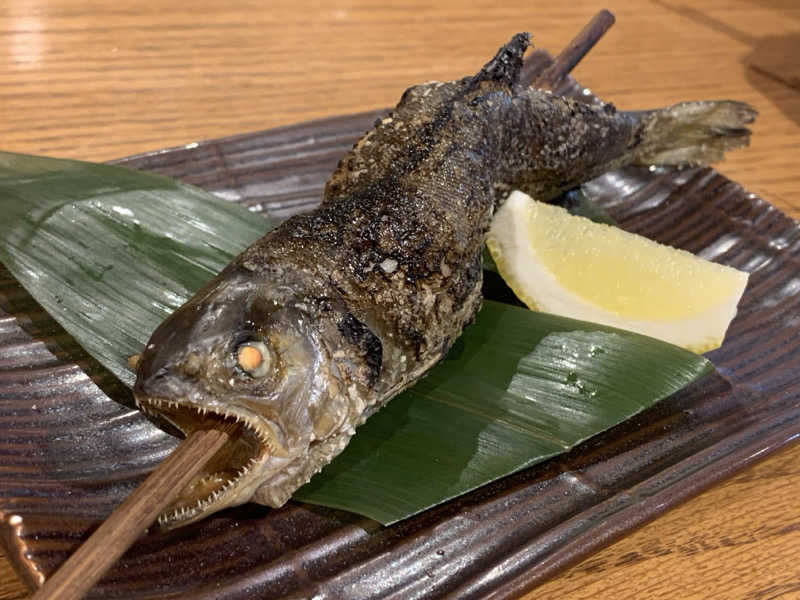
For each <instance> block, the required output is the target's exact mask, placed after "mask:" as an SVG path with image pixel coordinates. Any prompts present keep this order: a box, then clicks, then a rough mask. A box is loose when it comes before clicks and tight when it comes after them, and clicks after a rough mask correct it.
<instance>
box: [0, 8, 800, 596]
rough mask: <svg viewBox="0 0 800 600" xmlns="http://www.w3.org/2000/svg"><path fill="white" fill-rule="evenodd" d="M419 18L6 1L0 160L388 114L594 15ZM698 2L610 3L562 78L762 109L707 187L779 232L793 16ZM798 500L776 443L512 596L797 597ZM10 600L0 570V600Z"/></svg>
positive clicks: (634, 94)
mask: <svg viewBox="0 0 800 600" xmlns="http://www.w3.org/2000/svg"><path fill="white" fill-rule="evenodd" d="M428 4H429V2H427V1H425V2H423V1H417V2H404V3H394V4H391V5H388V6H385V7H378V6H371V5H370V4H369V3H367V2H359V1H350V2H338V3H337V2H331V1H322V2H318V3H316V4H315V5H314V6H308V7H306V6H303V5H302V4H301V3H299V2H296V1H295V2H269V3H265V2H258V1H255V0H252V1H247V0H233V1H227V2H206V1H205V0H195V2H192V3H189V2H176V1H167V0H161V1H157V0H150V1H146V2H143V1H142V0H116V1H114V2H107V1H103V0H83V1H81V2H77V1H74V2H70V1H69V0H7V1H6V2H4V3H3V5H2V8H0V57H2V59H0V148H2V149H5V150H14V151H19V152H31V153H39V154H49V155H53V156H64V157H75V158H81V159H87V160H97V161H100V160H105V159H110V158H114V157H120V156H125V155H128V154H133V153H137V152H143V151H147V150H152V149H157V148H163V147H166V146H172V145H178V144H185V143H188V142H192V141H195V140H202V139H206V138H214V137H219V136H224V135H230V134H234V133H240V132H246V131H252V130H258V129H264V128H268V127H274V126H277V125H283V124H287V123H293V122H297V121H303V120H306V119H310V118H313V117H321V116H327V115H336V114H342V113H351V112H356V111H360V110H365V109H371V108H376V107H383V106H388V105H391V104H393V103H394V102H396V100H397V99H398V98H399V96H400V94H401V92H402V91H403V90H404V89H405V88H406V87H407V86H408V85H410V84H414V83H417V82H421V81H425V80H430V79H440V80H447V79H453V78H455V77H460V76H462V75H464V74H467V73H470V72H474V71H475V70H476V68H477V67H478V66H480V65H481V64H482V63H483V62H484V61H485V60H486V59H487V58H488V57H489V56H490V55H491V54H492V53H493V52H494V51H495V49H496V48H497V47H498V46H499V45H500V44H501V43H503V42H504V41H505V40H506V39H507V38H508V37H509V36H510V35H511V34H512V33H513V32H516V31H518V30H523V29H527V30H529V31H531V32H532V33H533V35H534V41H535V43H536V45H538V46H540V47H544V48H547V49H549V50H551V51H553V52H557V51H559V50H560V49H561V48H562V47H563V46H564V44H565V43H566V42H567V41H568V40H569V39H570V38H571V37H572V36H573V35H574V34H575V33H576V32H577V31H578V30H579V29H580V28H581V27H582V25H583V24H584V23H585V22H586V21H587V20H588V19H589V18H590V17H591V16H592V15H593V14H594V13H595V12H596V11H597V10H598V9H599V8H600V6H599V5H597V4H595V3H593V2H589V1H588V0H573V1H572V2H564V1H563V0H562V1H558V2H556V1H553V0H543V1H541V2H530V0H526V1H514V2H502V3H501V2H496V1H493V2H484V3H474V4H473V5H472V6H470V7H469V8H466V7H464V6H462V5H461V4H460V3H458V2H454V1H452V0H449V1H448V2H443V3H440V4H439V5H438V6H436V7H429V6H427V5H428ZM696 4H697V3H692V5H693V6H696ZM702 4H703V6H701V7H698V8H687V7H686V6H685V3H684V2H681V1H679V0H653V1H651V2H645V1H638V0H637V1H627V2H624V1H622V0H615V1H611V2H609V3H608V5H607V8H609V9H610V10H612V12H614V13H615V14H616V16H617V25H615V26H614V28H613V29H612V30H611V31H610V32H609V33H608V34H607V36H606V38H605V39H604V40H603V41H602V42H601V43H600V45H599V46H598V47H597V48H596V49H595V50H593V51H592V53H591V54H590V55H589V57H588V58H587V59H586V60H585V61H584V63H582V64H581V65H580V66H579V67H578V68H577V69H576V71H575V72H574V74H575V75H576V77H577V78H578V79H579V80H580V81H581V82H582V83H583V84H584V85H587V86H589V87H590V88H591V89H592V90H593V91H594V92H595V93H597V94H598V95H600V96H601V97H603V98H606V99H608V100H612V101H613V102H614V103H615V104H616V105H617V106H618V107H620V108H623V109H626V108H650V107H655V106H660V105H664V104H669V103H671V102H675V101H679V100H685V99H704V98H723V97H724V98H728V97H729V98H736V99H740V100H745V101H747V102H750V103H751V104H753V105H754V106H756V107H757V108H758V109H759V110H760V111H761V116H760V117H759V120H758V122H757V124H756V125H755V136H754V138H753V142H752V146H751V148H750V149H748V150H744V151H738V152H735V153H734V154H732V155H731V156H730V159H729V160H728V161H727V162H726V163H724V164H723V165H721V167H720V170H721V171H722V172H723V173H725V174H726V175H727V176H729V177H730V178H731V179H734V180H736V181H739V182H740V183H742V184H743V185H744V186H745V187H747V188H749V189H750V190H751V191H754V192H757V193H758V194H760V195H762V196H763V197H765V198H766V199H768V200H769V201H770V202H772V203H773V204H775V205H776V206H778V207H780V208H781V209H782V210H784V211H786V212H788V213H789V214H792V215H793V216H795V217H798V216H800V208H798V207H799V206H800V202H798V201H797V200H796V199H795V198H796V197H797V196H798V194H800V176H799V175H798V167H797V165H798V151H800V90H798V89H794V88H791V87H789V86H788V85H786V84H785V83H782V82H781V81H780V80H779V79H778V78H777V77H776V75H778V76H782V75H781V74H786V73H787V72H789V71H791V69H794V71H795V77H797V72H798V70H800V69H798V65H799V64H800V63H798V60H797V58H796V57H797V56H798V54H797V53H798V50H797V49H798V48H800V4H798V2H797V1H796V0H714V1H708V2H704V3H702ZM189 6H191V8H187V7H189ZM751 62H755V63H757V64H759V65H760V67H761V69H767V70H772V71H774V73H773V74H772V75H767V74H765V73H764V72H762V71H759V70H756V69H754V68H751V67H749V66H748V65H749V64H750V63H751ZM799 495H800V446H797V445H795V446H794V447H792V448H789V449H786V450H784V451H782V452H781V453H779V454H778V455H776V456H773V457H772V458H770V459H768V460H766V461H765V462H763V463H761V464H759V465H757V466H755V467H753V468H750V469H748V470H747V471H745V472H743V473H742V474H741V475H739V476H738V477H736V478H734V479H733V480H731V481H729V482H727V483H726V484H724V485H721V486H718V487H717V488H715V489H712V490H710V491H708V492H706V493H705V494H703V495H702V496H700V497H698V498H696V499H694V500H692V501H690V502H688V503H686V504H685V505H683V506H682V507H680V508H678V509H677V510H674V511H672V512H671V513H669V514H667V515H666V516H664V517H662V518H660V519H658V520H657V521H655V522H654V523H651V524H650V525H648V526H646V527H644V528H642V529H641V530H639V531H638V532H636V533H634V534H632V535H630V536H628V537H626V538H625V539H623V540H621V541H619V542H617V543H616V544H615V545H613V546H610V547H609V548H607V549H606V550H604V551H602V552H600V553H598V554H596V555H594V556H593V557H591V558H589V559H587V560H586V561H584V562H583V563H581V564H579V565H577V566H575V567H574V568H572V569H571V570H569V571H567V572H565V573H563V574H562V575H561V576H560V577H558V578H556V579H554V580H552V581H550V582H548V583H546V584H545V585H544V586H542V587H540V588H539V589H538V590H536V592H534V593H533V594H531V595H530V596H529V597H530V598H534V597H536V598H562V599H569V600H576V599H579V598H607V597H614V598H615V600H623V599H641V598H648V599H651V600H657V599H662V598H680V599H686V598H703V599H705V600H709V599H713V598H725V599H732V598H752V599H756V598H778V597H785V598H790V597H791V598H800V501H799V500H798V499H797V498H798V496H799ZM24 596H25V589H24V587H23V586H22V584H21V583H20V582H19V581H18V580H17V579H16V577H15V575H14V574H13V572H12V571H11V569H10V567H9V565H8V563H7V561H6V560H5V559H4V558H2V559H0V600H10V599H12V598H13V599H16V598H22V597H24Z"/></svg>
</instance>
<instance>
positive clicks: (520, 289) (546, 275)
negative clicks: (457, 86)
mask: <svg viewBox="0 0 800 600" xmlns="http://www.w3.org/2000/svg"><path fill="white" fill-rule="evenodd" d="M532 202H534V200H532V199H531V198H530V197H529V196H527V195H526V194H524V193H522V192H519V191H515V192H513V193H512V194H511V195H510V196H509V197H508V199H507V200H506V202H505V203H504V204H503V206H502V207H501V208H500V209H499V210H498V211H497V213H496V214H495V216H494V220H493V222H492V227H491V228H490V230H489V234H488V236H487V240H486V244H487V246H488V247H489V251H490V252H491V254H492V257H493V258H494V260H495V263H496V264H497V268H498V270H499V272H500V274H501V276H502V277H503V279H504V280H505V281H506V283H507V284H508V286H509V287H510V288H511V289H512V290H513V291H514V293H515V294H516V295H517V297H518V298H519V299H520V300H522V301H523V302H524V303H525V304H526V305H527V306H528V307H529V308H531V309H533V310H539V311H542V312H550V313H554V314H558V315H563V316H568V317H572V318H577V319H581V320H584V321H591V322H594V323H600V324H603V325H609V326H611V327H617V328H619V329H626V330H629V331H634V332H636V333H641V334H644V335H648V336H651V337H655V338H658V339H661V340H664V341H667V342H670V343H672V344H675V345H677V346H682V347H684V348H687V349H689V350H692V351H694V352H698V353H699V352H706V351H708V350H712V349H714V348H717V347H719V346H720V345H721V344H722V342H723V340H724V337H725V332H726V331H727V329H728V326H729V325H730V322H731V321H732V320H733V318H734V317H735V316H736V311H737V305H738V303H739V299H740V298H741V296H742V294H743V293H744V290H745V287H746V286H747V280H748V274H747V273H745V272H742V271H736V273H737V274H738V277H736V278H735V279H734V282H735V283H734V286H733V287H732V289H731V293H730V294H729V295H728V296H727V297H726V298H724V299H723V300H722V301H721V302H718V303H716V304H714V305H712V306H710V307H708V308H707V309H705V310H703V311H700V312H697V313H695V314H693V315H691V316H688V317H680V318H677V319H674V318H669V319H637V318H631V317H628V316H625V315H621V314H618V313H614V312H613V311H610V310H609V309H606V308H603V307H600V306H598V305H596V304H594V303H592V302H591V301H589V300H587V299H585V298H582V297H580V296H578V295H576V294H575V293H574V292H572V291H570V290H567V289H566V288H564V287H563V286H562V285H561V284H560V283H559V282H558V280H557V279H556V278H555V276H554V275H553V274H552V273H551V272H550V271H548V270H547V269H545V268H543V267H542V265H541V264H540V263H538V262H537V261H535V260H530V259H529V258H528V257H529V256H531V255H534V256H535V255H536V250H535V248H533V247H532V245H531V244H530V243H529V241H528V240H529V236H528V232H527V228H528V219H529V218H530V216H531V213H532V211H531V206H532V204H531V203H532ZM565 214H567V213H565ZM569 218H581V217H574V216H571V215H570V216H569ZM629 235H635V234H629ZM501 236H502V238H501ZM642 239H646V238H642ZM695 258H697V257H695ZM698 260H703V259H700V258H698ZM717 266H719V267H720V268H726V269H729V267H723V266H721V265H717ZM526 281H534V282H536V287H535V289H533V290H526V287H527V286H524V285H523V284H522V282H526Z"/></svg>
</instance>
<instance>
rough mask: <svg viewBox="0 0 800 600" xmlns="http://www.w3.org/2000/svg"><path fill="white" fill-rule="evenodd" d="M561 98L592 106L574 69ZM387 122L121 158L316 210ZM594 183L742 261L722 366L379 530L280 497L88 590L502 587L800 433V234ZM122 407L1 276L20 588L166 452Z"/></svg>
mask: <svg viewBox="0 0 800 600" xmlns="http://www.w3.org/2000/svg"><path fill="white" fill-rule="evenodd" d="M536 60H538V61H539V64H540V66H541V65H544V64H545V63H546V61H547V59H546V58H545V57H543V56H542V55H538V56H537V59H536ZM558 91H559V92H560V93H565V94H571V95H578V96H581V97H584V98H588V96H585V95H584V94H583V90H582V89H581V88H579V86H577V84H575V82H574V81H571V80H570V81H567V82H565V83H564V84H563V85H562V86H561V88H560V89H559V90H558ZM379 114H380V113H378V112H376V113H373V114H362V115H355V116H350V117H341V118H334V119H326V120H323V121H316V122H313V123H307V124H301V125H296V126H292V127H286V128H282V129H277V130H272V131H266V132H261V133H255V134H251V135H244V136H238V137H235V138H228V139H223V140H219V141H215V142H206V143H202V144H196V145H191V146H189V147H185V148H179V149H172V150H165V151H162V152H155V153H152V154H148V155H145V156H138V157H133V158H129V159H125V160H122V161H120V162H121V163H122V164H125V165H127V166H130V167H134V168H138V169H144V170H150V171H158V172H160V173H164V174H166V175H169V176H171V177H176V178H179V179H183V180H184V181H187V182H190V183H193V184H195V185H198V186H200V187H204V188H206V189H208V190H211V191H213V192H215V193H218V194H220V195H222V196H223V197H225V198H228V199H230V200H232V201H236V202H243V203H245V204H246V205H248V206H250V207H251V208H252V209H253V210H256V211H263V212H266V213H269V214H270V215H273V216H275V217H279V218H283V217H286V216H288V215H290V214H293V213H295V212H299V211H302V210H306V209H308V208H310V207H312V206H313V205H314V204H315V203H316V202H317V201H318V199H319V198H320V195H321V190H322V186H323V183H324V181H325V180H326V179H327V177H328V175H329V174H330V172H331V171H332V169H333V167H334V166H335V164H336V162H337V161H338V159H339V157H340V156H341V155H342V154H343V152H344V151H345V150H346V149H347V148H348V147H349V146H350V145H351V144H352V143H353V141H354V140H355V139H356V137H357V136H358V135H360V134H361V133H362V132H363V131H365V130H366V129H367V128H369V127H370V125H371V123H372V121H373V120H374V119H375V117H376V116H378V115H379ZM587 190H588V191H589V193H590V195H591V196H592V197H593V198H594V199H595V200H596V201H598V202H600V203H601V204H602V205H603V206H604V207H605V208H606V209H607V210H608V211H609V212H610V213H611V214H612V216H614V217H615V218H616V219H617V220H618V221H619V222H620V223H621V224H622V225H623V226H624V227H625V228H627V229H629V230H632V231H636V232H639V233H642V234H644V235H647V236H649V237H651V238H654V239H656V240H659V241H662V242H665V243H668V244H672V245H674V246H678V247H681V248H685V249H687V250H690V251H692V252H695V253H697V254H700V255H701V256H704V257H706V258H710V259H712V260H716V261H719V262H722V263H725V264H729V265H732V266H735V267H737V268H740V269H745V270H747V271H750V272H751V273H752V275H751V278H750V284H749V286H748V289H747V291H746V292H745V295H744V298H743V300H742V302H741V304H740V309H739V314H738V316H737V317H736V319H735V321H734V322H733V324H732V326H731V329H730V332H729V335H728V338H727V340H726V342H725V345H724V346H723V347H722V348H721V349H720V350H717V351H715V352H712V353H710V358H711V359H712V360H713V361H714V363H715V364H716V365H717V369H718V370H717V372H716V373H714V374H713V375H711V376H708V377H706V378H705V379H703V380H701V381H699V382H697V383H695V384H694V385H692V386H690V387H689V388H688V389H685V390H683V391H682V392H681V393H679V394H676V395H675V396H673V397H671V398H669V399H667V400H665V401H663V402H661V403H659V404H658V405H657V406H655V407H654V408H652V409H650V410H648V411H646V412H644V413H642V414H640V415H637V416H636V417H635V418H633V419H631V420H630V421H628V422H626V423H623V424H622V425H620V426H618V427H616V428H614V429H612V430H610V431H607V432H606V433H604V434H602V435H599V436H596V437H594V438H592V439H591V440H589V441H588V442H586V443H584V444H583V445H581V446H580V447H578V448H576V449H575V450H574V451H572V452H570V453H569V454H566V455H563V456H561V457H559V458H557V459H554V460H550V461H548V462H546V463H543V464H541V465H539V466H536V467H534V468H531V469H528V470H526V471H523V472H520V473H518V474H516V475H513V476H510V477H507V478H505V479H503V480H500V481H498V482H495V483H493V484H491V485H487V486H485V487H483V488H481V489H479V490H477V491H475V492H473V493H470V494H467V495H465V496H463V497H461V498H458V499H456V500H454V501H451V502H449V503H447V504H445V505H442V506H440V507H438V508H434V509H431V510H429V511H427V512H425V513H423V514H421V515H418V516H416V517H413V518H411V519H408V520H406V521H403V522H400V523H398V524H396V525H393V526H391V527H381V526H379V525H378V524H376V523H374V522H372V521H370V520H368V519H364V518H361V517H358V516H354V515H351V514H348V513H344V512H339V511H334V510H328V509H322V508H316V507H313V506H307V505H303V504H299V503H290V504H289V505H288V506H285V507H284V508H282V509H280V510H269V509H267V508H264V507H260V506H255V505H246V506H243V507H239V508H237V509H231V510H226V511H223V512H222V513H218V514H216V515H214V516H212V517H211V518H209V519H207V520H205V521H203V522H202V523H197V524H194V525H191V526H188V527H186V528H183V529H180V530H177V531H172V532H167V533H164V532H155V533H153V534H151V535H149V536H147V537H145V538H143V539H142V540H141V541H140V542H139V543H137V544H136V545H135V546H134V547H133V548H131V550H130V551H129V552H128V553H127V554H126V555H125V556H124V557H123V559H122V560H121V561H120V562H119V563H118V564H117V565H116V566H115V567H114V568H113V570H112V571H111V572H109V573H108V575H107V576H106V577H105V578H104V579H103V580H102V582H101V583H100V584H99V585H98V586H97V587H96V588H95V589H94V590H93V592H92V594H91V596H92V597H95V598H100V597H103V598H187V599H188V598H193V599H194V598H209V599H211V598H253V597H258V598H275V597H284V596H314V597H316V598H331V597H336V598H342V597H347V598H363V597H382V598H404V599H405V598H416V597H424V596H434V595H441V594H443V593H454V594H457V595H459V596H461V597H487V596H491V597H507V596H511V595H514V594H517V593H519V592H521V591H523V590H525V589H528V588H530V587H532V586H534V585H535V584H537V583H539V582H541V581H543V580H544V579H546V578H548V577H550V576H552V575H553V574H554V573H556V572H557V571H558V570H560V569H562V568H564V567H565V566H567V565H569V564H571V563H574V562H575V561H577V560H579V559H581V558H583V557H585V556H586V555H588V554H589V553H591V552H593V551H595V550H597V549H598V548H600V547H602V546H604V545H606V544H608V543H610V542H611V541H613V540H614V539H616V538H619V537H620V536H622V535H624V534H625V533H626V532H628V531H630V530H631V529H632V528H634V527H636V526H638V525H640V524H642V523H643V522H645V521H647V520H649V519H651V518H653V517H655V516H657V515H658V514H661V513H662V512H664V511H665V510H667V509H669V508H670V507H671V506H674V505H675V504H677V503H679V502H681V501H683V500H685V499H687V498H689V497H691V496H693V495H695V494H697V493H699V492H700V491H702V490H703V489H705V488H707V487H708V486H710V485H712V484H713V483H715V482H718V481H720V480H722V479H724V478H725V477H728V476H730V475H731V474H733V473H735V472H736V471H738V470H740V469H742V468H743V467H744V466H746V465H747V464H748V463H749V462H751V461H752V460H754V459H755V457H757V456H764V455H765V454H768V453H770V452H772V451H774V450H776V449H778V448H779V447H781V446H783V445H784V444H786V443H788V442H789V441H790V440H792V439H793V438H795V437H797V436H798V434H800V401H799V399H800V336H799V335H798V331H800V328H799V327H798V324H800V316H799V315H800V276H798V273H800V260H799V259H798V257H799V256H800V227H798V225H797V224H796V223H795V222H794V221H792V220H791V219H789V218H787V217H786V216H785V215H783V214H782V213H781V212H780V211H778V210H777V209H775V208H773V207H772V206H770V205H769V204H768V203H766V202H764V201H763V200H761V199H760V198H757V197H756V196H754V195H753V194H748V193H747V192H746V191H745V190H743V189H742V188H741V187H740V186H739V185H737V184H736V183H734V182H732V181H729V180H727V179H726V178H724V177H722V176H721V175H719V174H718V173H716V172H715V171H713V170H711V169H688V170H683V171H675V170H667V169H656V170H648V169H646V168H645V169H638V168H637V169H625V170H622V171H619V172H616V173H612V174H608V175H606V176H603V177H601V178H600V179H598V180H596V181H594V182H592V183H591V184H589V185H588V186H587ZM112 398H113V400H112ZM127 401H129V395H128V393H127V392H126V390H125V389H124V388H122V387H121V386H120V385H119V384H117V383H116V382H115V380H114V379H113V377H112V376H110V375H109V374H108V373H107V372H105V371H104V370H103V369H102V368H100V367H99V366H98V365H97V364H96V363H94V362H93V361H92V360H91V359H90V358H88V357H87V356H86V355H85V353H84V352H83V351H82V350H81V349H80V348H79V347H78V346H77V345H76V344H75V343H74V341H72V340H71V338H70V337H69V336H67V335H66V334H65V333H64V332H63V331H62V330H61V329H60V328H59V327H58V325H56V324H55V323H54V322H53V321H52V320H51V319H50V318H49V316H48V315H47V314H46V313H44V311H43V310H41V308H39V307H38V306H37V305H36V304H35V303H34V302H33V301H32V300H31V299H30V297H29V296H28V295H27V294H26V293H25V292H24V290H22V288H20V287H19V286H18V284H17V283H16V282H15V281H14V280H13V279H12V278H11V277H10V276H9V275H8V274H7V273H6V272H5V271H0V424H1V425H2V429H1V430H0V456H1V457H2V458H0V532H1V533H2V541H3V544H4V546H5V549H6V552H7V553H8V556H9V558H10V559H11V560H12V562H13V563H14V565H15V566H16V568H17V570H18V571H19V573H20V575H21V576H22V578H23V579H24V580H25V581H26V582H27V583H28V584H29V585H31V586H35V585H38V583H40V582H41V581H42V577H43V575H44V574H47V573H50V572H51V571H53V570H54V569H55V568H56V567H57V566H58V565H59V564H60V563H61V562H62V561H63V560H64V559H65V558H66V557H67V556H68V554H69V553H70V552H71V551H72V550H74V549H75V548H76V546H77V545H78V544H79V543H80V542H81V540H83V539H85V538H86V537H87V535H88V533H89V532H90V531H91V530H92V529H93V528H94V527H95V526H96V525H97V524H98V523H99V522H100V521H102V520H103V519H104V518H105V517H106V516H107V515H108V514H109V513H110V512H111V510H112V509H113V508H114V507H115V506H116V505H117V504H119V503H120V502H121V501H122V499H123V498H125V496H127V495H128V493H130V492H131V490H133V489H134V487H135V486H136V485H137V484H138V483H139V482H140V481H141V480H142V479H143V478H144V477H145V475H146V474H147V473H148V472H149V471H150V470H152V469H153V468H154V467H155V466H156V465H157V464H158V462H159V461H160V460H162V459H163V458H164V456H165V455H166V454H167V453H168V452H169V451H170V450H171V449H172V448H173V447H174V445H175V442H174V440H173V439H171V438H169V437H168V436H166V435H165V434H163V433H162V432H160V431H159V430H157V429H155V428H154V427H152V426H151V425H150V423H149V422H148V421H146V420H145V419H143V418H142V417H141V416H140V415H139V414H138V413H137V412H135V411H133V410H130V409H129V408H126V406H124V404H122V403H125V402H127Z"/></svg>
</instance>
